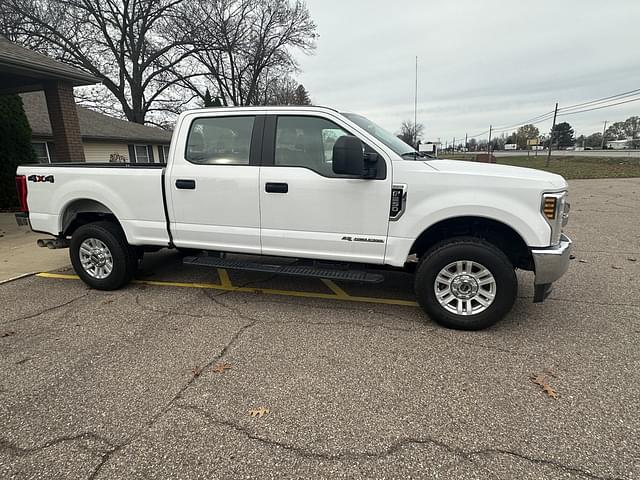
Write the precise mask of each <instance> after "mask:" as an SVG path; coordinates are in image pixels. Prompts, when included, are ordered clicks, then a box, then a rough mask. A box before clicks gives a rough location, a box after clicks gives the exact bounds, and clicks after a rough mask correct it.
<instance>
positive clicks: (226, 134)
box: [166, 111, 264, 254]
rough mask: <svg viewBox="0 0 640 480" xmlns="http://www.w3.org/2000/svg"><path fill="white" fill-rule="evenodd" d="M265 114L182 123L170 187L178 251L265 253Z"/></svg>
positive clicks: (196, 117)
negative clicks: (262, 240) (262, 213)
mask: <svg viewBox="0 0 640 480" xmlns="http://www.w3.org/2000/svg"><path fill="white" fill-rule="evenodd" d="M262 113H263V112H259V111H256V112H248V113H243V114H242V115H233V113H231V112H221V113H219V114H218V113H217V114H215V115H211V114H209V115H207V113H199V112H194V114H193V115H187V116H185V117H184V118H183V121H182V124H181V125H180V127H179V129H178V132H179V133H178V138H176V139H175V141H174V143H173V146H172V147H171V148H172V151H171V152H170V155H171V158H172V159H173V160H172V164H171V167H170V170H169V172H168V176H169V178H168V181H167V182H166V185H167V197H168V198H167V200H168V202H167V203H168V207H169V208H170V213H171V215H170V218H171V232H172V234H173V241H174V243H175V245H176V246H178V247H184V248H198V249H207V250H223V251H230V252H247V253H258V254H259V253H260V252H261V249H260V206H259V201H260V198H259V194H258V192H259V186H258V181H259V172H260V167H259V164H260V154H261V152H260V140H261V137H262V126H263V123H264V116H263V115H262ZM185 146H186V147H185ZM174 148H175V149H176V151H173V149H174Z"/></svg>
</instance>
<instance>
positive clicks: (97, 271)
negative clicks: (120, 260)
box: [79, 238, 113, 279]
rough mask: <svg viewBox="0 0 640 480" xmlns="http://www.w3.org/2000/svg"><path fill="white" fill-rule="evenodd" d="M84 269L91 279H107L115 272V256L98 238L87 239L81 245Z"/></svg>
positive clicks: (81, 260) (81, 259)
mask: <svg viewBox="0 0 640 480" xmlns="http://www.w3.org/2000/svg"><path fill="white" fill-rule="evenodd" d="M79 253H80V263H81V264H82V269H83V270H84V271H85V272H86V273H87V274H88V275H89V276H91V277H93V278H97V279H103V278H107V277H108V276H109V275H111V272H112V271H113V256H112V255H111V250H109V247H107V245H106V244H105V243H104V242H102V241H101V240H98V239H97V238H87V239H86V240H84V241H83V242H82V244H81V245H80V252H79Z"/></svg>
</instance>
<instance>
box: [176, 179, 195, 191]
mask: <svg viewBox="0 0 640 480" xmlns="http://www.w3.org/2000/svg"><path fill="white" fill-rule="evenodd" d="M176 188H179V189H180V190H195V189H196V181H195V180H184V179H180V180H176Z"/></svg>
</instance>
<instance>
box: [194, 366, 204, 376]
mask: <svg viewBox="0 0 640 480" xmlns="http://www.w3.org/2000/svg"><path fill="white" fill-rule="evenodd" d="M202 370H203V368H202V367H199V366H197V365H196V366H195V367H193V369H192V370H191V373H193V376H194V377H199V376H200V375H202Z"/></svg>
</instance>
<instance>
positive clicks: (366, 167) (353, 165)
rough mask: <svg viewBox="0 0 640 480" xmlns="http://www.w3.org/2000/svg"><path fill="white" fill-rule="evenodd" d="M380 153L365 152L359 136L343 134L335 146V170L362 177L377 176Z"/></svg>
mask: <svg viewBox="0 0 640 480" xmlns="http://www.w3.org/2000/svg"><path fill="white" fill-rule="evenodd" d="M377 164H378V155H377V154H376V153H364V146H363V144H362V142H361V141H360V139H359V138H357V137H352V136H351V135H343V136H342V137H340V138H338V140H336V143H335V145H334V146H333V172H334V173H337V174H339V175H354V176H358V177H361V178H375V177H376V174H377Z"/></svg>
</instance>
